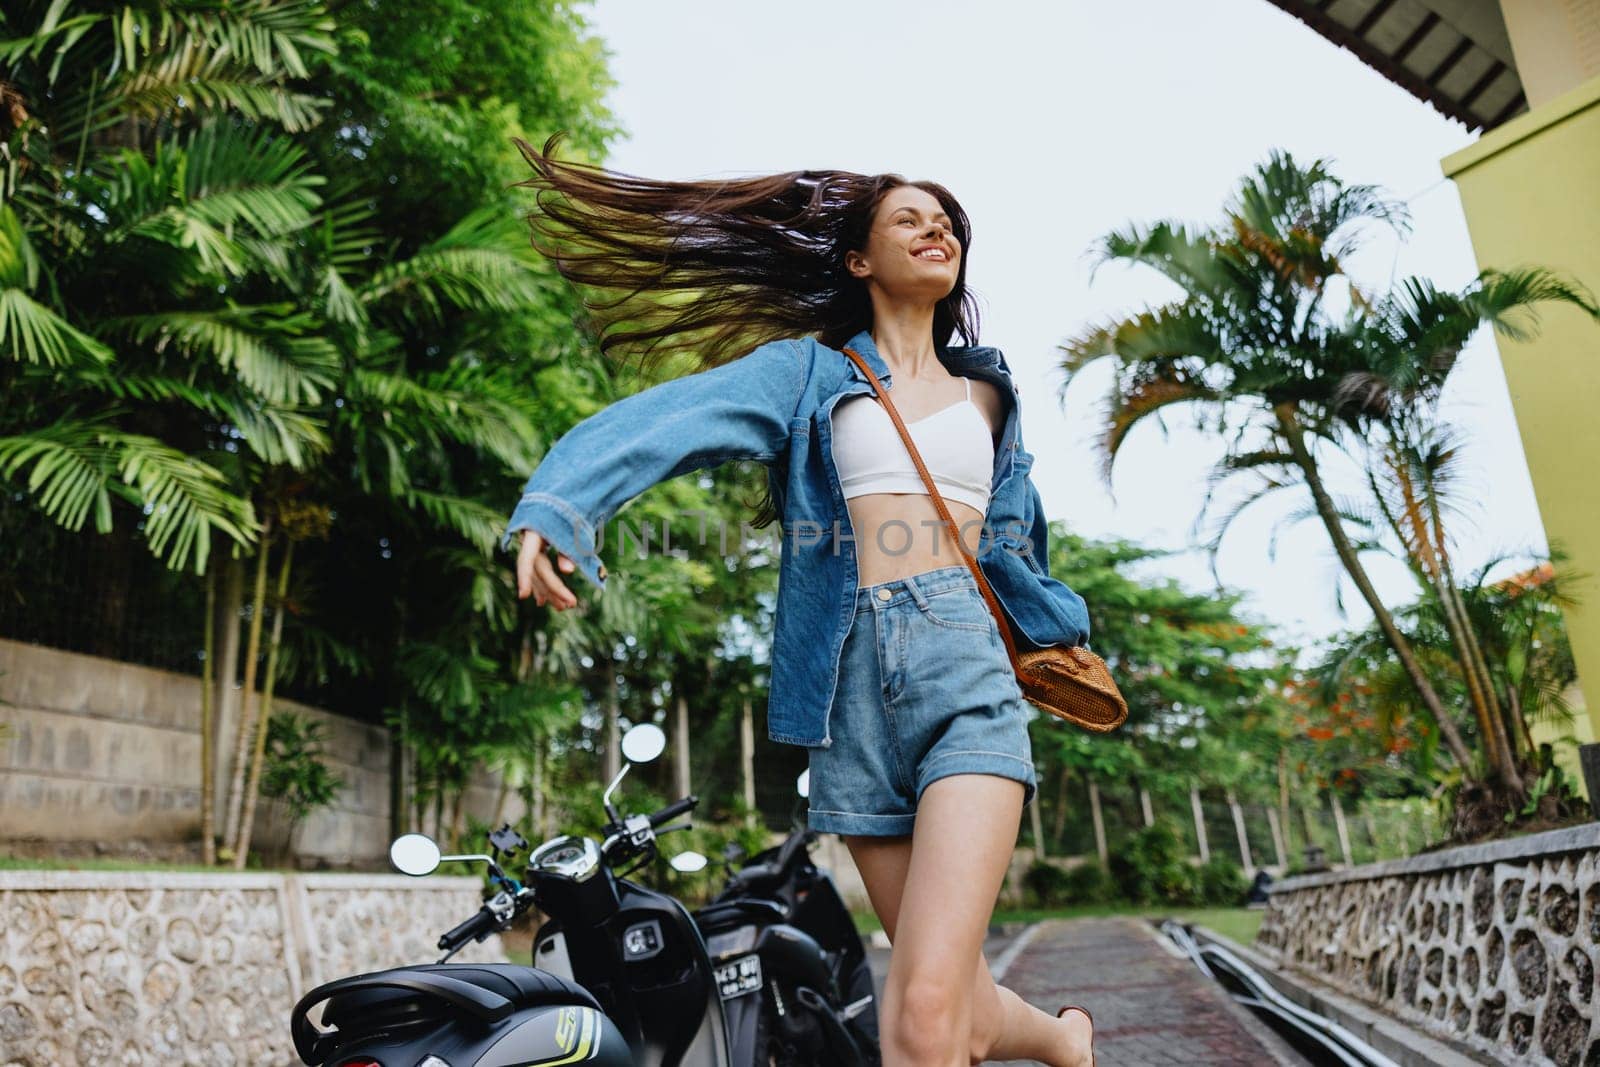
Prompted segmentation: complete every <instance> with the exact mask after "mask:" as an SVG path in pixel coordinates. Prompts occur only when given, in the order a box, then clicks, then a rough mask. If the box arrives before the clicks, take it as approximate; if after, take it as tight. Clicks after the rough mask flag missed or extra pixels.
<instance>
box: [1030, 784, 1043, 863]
mask: <svg viewBox="0 0 1600 1067" xmlns="http://www.w3.org/2000/svg"><path fill="white" fill-rule="evenodd" d="M1028 826H1029V827H1031V828H1032V830H1033V855H1034V858H1035V859H1041V860H1042V859H1044V858H1045V856H1046V854H1047V852H1046V849H1045V844H1044V813H1043V812H1041V811H1040V810H1039V791H1038V790H1037V789H1035V790H1034V796H1033V803H1032V804H1029V805H1028Z"/></svg>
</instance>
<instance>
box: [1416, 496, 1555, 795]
mask: <svg viewBox="0 0 1600 1067" xmlns="http://www.w3.org/2000/svg"><path fill="white" fill-rule="evenodd" d="M1430 500H1431V504H1432V509H1433V526H1434V543H1435V545H1436V546H1437V548H1438V552H1439V570H1440V573H1441V574H1442V575H1443V577H1444V586H1445V592H1446V593H1447V594H1448V595H1449V597H1450V599H1451V603H1452V604H1453V605H1454V607H1455V611H1456V617H1457V618H1458V619H1459V620H1460V626H1461V633H1462V638H1463V640H1464V641H1465V643H1466V653H1467V659H1468V661H1469V662H1470V663H1471V665H1472V669H1473V670H1474V671H1475V672H1476V673H1477V675H1478V684H1479V686H1481V687H1482V689H1483V692H1484V696H1485V699H1486V700H1487V701H1488V704H1489V717H1490V720H1491V721H1492V722H1493V723H1494V726H1495V733H1496V735H1497V736H1496V742H1497V743H1498V744H1499V746H1500V749H1501V751H1502V752H1504V754H1505V762H1504V765H1503V767H1502V770H1501V778H1502V779H1503V780H1504V782H1505V784H1506V785H1507V786H1508V787H1509V788H1510V789H1511V790H1512V791H1513V793H1514V794H1515V797H1514V799H1515V800H1520V799H1521V798H1522V797H1523V795H1524V794H1525V793H1526V792H1527V783H1526V782H1524V781H1523V780H1522V773H1521V772H1520V771H1519V770H1518V769H1517V748H1516V745H1515V743H1514V742H1513V737H1514V734H1511V733H1508V732H1507V731H1506V728H1505V721H1504V718H1503V716H1502V713H1501V709H1500V694H1499V691H1498V690H1497V689H1496V688H1495V684H1494V676H1493V674H1492V673H1491V672H1490V671H1489V661H1488V660H1487V659H1486V658H1485V657H1484V654H1483V643H1482V642H1481V641H1479V640H1478V632H1477V631H1476V630H1475V629H1473V626H1472V614H1471V613H1470V612H1469V611H1467V602H1466V600H1465V599H1463V598H1462V596H1461V587H1460V586H1459V585H1457V584H1456V575H1455V568H1454V567H1452V566H1451V563H1450V550H1449V548H1448V546H1447V545H1446V544H1445V540H1444V521H1443V516H1442V515H1441V514H1440V509H1439V503H1438V501H1437V500H1432V499H1431V497H1430ZM1529 755H1530V756H1531V755H1532V751H1531V750H1530V752H1529Z"/></svg>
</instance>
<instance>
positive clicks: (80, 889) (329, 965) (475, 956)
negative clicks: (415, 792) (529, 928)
mask: <svg viewBox="0 0 1600 1067" xmlns="http://www.w3.org/2000/svg"><path fill="white" fill-rule="evenodd" d="M480 886H481V883H480V882H479V881H478V880H477V879H475V878H449V877H433V878H426V879H410V878H405V877H403V876H400V875H328V874H324V875H266V874H241V875H223V874H169V873H160V874H154V873H151V874H122V873H115V874H113V873H104V872H75V871H0V949H3V951H0V1064H4V1065H5V1067H73V1065H78V1064H81V1065H84V1067H89V1065H91V1064H92V1065H96V1067H98V1065H100V1064H106V1063H116V1064H121V1065H128V1067H138V1065H145V1064H148V1065H151V1067H156V1065H164V1064H169V1063H202V1062H204V1063H217V1064H225V1063H239V1064H246V1063H247V1064H251V1065H257V1064H263V1065H285V1067H287V1065H291V1064H298V1063H299V1062H300V1061H299V1060H298V1058H297V1057H296V1056H295V1055H294V1049H293V1046H292V1045H291V1043H290V1041H289V1012H290V1009H291V1008H292V1007H293V1006H294V1003H295V1002H296V1001H297V1000H298V999H299V998H300V996H301V995H303V994H304V993H305V992H306V991H308V990H310V989H313V988H315V987H316V986H317V985H320V984H321V983H322V982H325V981H330V980H332V979H334V978H340V977H343V976H345V975H347V974H356V973H361V972H364V971H373V970H378V969H381V968H384V967H392V966H398V965H401V964H406V963H426V962H432V961H433V960H435V959H437V958H438V950H437V949H435V948H434V947H433V946H434V942H435V941H436V940H437V939H438V936H439V934H441V933H443V932H444V931H445V930H448V929H449V928H450V927H452V926H454V925H455V924H456V923H458V922H460V921H461V920H462V919H464V918H466V917H467V916H468V915H470V914H472V912H474V911H476V910H477V908H478V905H479V902H480V900H481V893H480V891H479V889H480ZM456 958H457V959H459V960H463V961H478V962H483V961H498V962H504V961H505V954H504V952H503V950H502V948H501V946H500V943H499V939H498V938H490V939H488V940H486V941H485V942H484V943H483V944H482V945H471V946H469V947H468V948H467V949H465V950H463V951H462V952H461V953H460V954H458V955H457V956H456Z"/></svg>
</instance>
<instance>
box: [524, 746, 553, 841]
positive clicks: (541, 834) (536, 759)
mask: <svg viewBox="0 0 1600 1067" xmlns="http://www.w3.org/2000/svg"><path fill="white" fill-rule="evenodd" d="M543 741H544V737H543V731H541V732H540V733H539V734H537V735H535V744H534V749H533V787H532V788H533V796H532V798H531V801H530V803H529V805H528V808H529V810H530V811H531V812H533V832H534V835H535V838H536V839H537V840H539V841H543V840H544V839H545V838H546V837H548V836H549V835H548V834H547V833H546V832H545V828H544V811H545V809H544V744H543Z"/></svg>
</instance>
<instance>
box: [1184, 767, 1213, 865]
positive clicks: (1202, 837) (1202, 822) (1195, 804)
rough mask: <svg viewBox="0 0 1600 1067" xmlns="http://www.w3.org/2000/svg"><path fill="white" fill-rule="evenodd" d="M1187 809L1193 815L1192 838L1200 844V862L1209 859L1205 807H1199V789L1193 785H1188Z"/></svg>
mask: <svg viewBox="0 0 1600 1067" xmlns="http://www.w3.org/2000/svg"><path fill="white" fill-rule="evenodd" d="M1189 811H1190V812H1191V813H1192V814H1193V815H1194V840H1195V844H1197V845H1198V846H1200V862H1201V863H1209V862H1210V861H1211V844H1210V842H1208V841H1207V840H1206V815H1205V809H1203V808H1201V807H1200V790H1199V789H1197V788H1196V787H1194V786H1192V785H1191V786H1190V787H1189Z"/></svg>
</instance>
